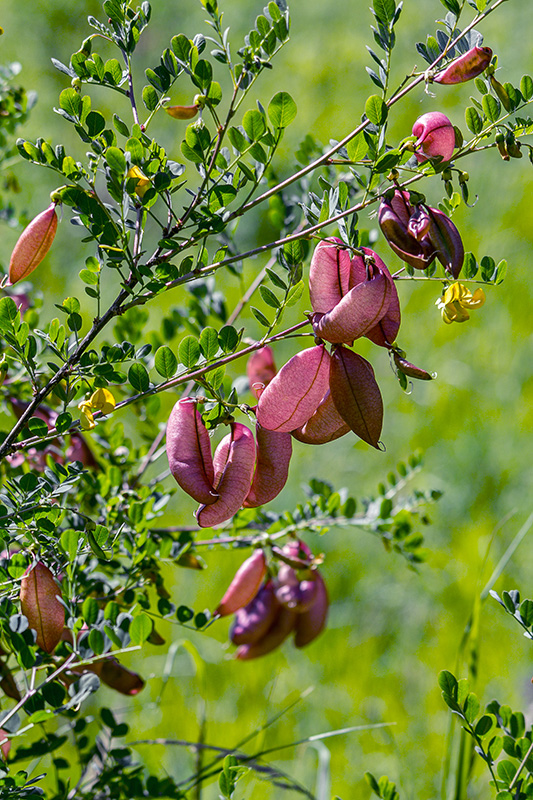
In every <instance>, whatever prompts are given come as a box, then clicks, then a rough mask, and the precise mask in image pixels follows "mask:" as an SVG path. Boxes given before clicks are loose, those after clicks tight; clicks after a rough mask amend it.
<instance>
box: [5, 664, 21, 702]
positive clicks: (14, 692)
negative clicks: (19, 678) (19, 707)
mask: <svg viewBox="0 0 533 800" xmlns="http://www.w3.org/2000/svg"><path fill="white" fill-rule="evenodd" d="M0 675H1V676H2V677H1V679H0V688H1V689H2V691H3V693H4V694H5V695H6V696H7V697H11V699H12V700H17V701H19V700H20V699H21V694H20V692H19V689H18V686H17V684H16V682H15V678H14V677H13V673H12V672H11V670H10V669H9V667H8V666H7V664H6V663H5V662H4V661H3V660H2V659H0Z"/></svg>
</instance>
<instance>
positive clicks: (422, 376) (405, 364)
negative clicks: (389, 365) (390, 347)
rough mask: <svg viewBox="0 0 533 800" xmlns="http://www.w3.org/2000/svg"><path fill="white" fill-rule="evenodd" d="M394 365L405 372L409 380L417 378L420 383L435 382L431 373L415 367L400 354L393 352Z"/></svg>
mask: <svg viewBox="0 0 533 800" xmlns="http://www.w3.org/2000/svg"><path fill="white" fill-rule="evenodd" d="M393 358H394V363H395V364H396V368H397V369H398V370H399V371H400V372H403V374H404V375H407V377H408V378H417V380H419V381H431V380H433V375H431V374H430V373H429V372H426V370H425V369H421V368H420V367H415V365H414V364H411V363H410V362H409V361H407V359H405V358H404V357H403V356H401V355H400V354H399V353H398V352H396V351H394V352H393Z"/></svg>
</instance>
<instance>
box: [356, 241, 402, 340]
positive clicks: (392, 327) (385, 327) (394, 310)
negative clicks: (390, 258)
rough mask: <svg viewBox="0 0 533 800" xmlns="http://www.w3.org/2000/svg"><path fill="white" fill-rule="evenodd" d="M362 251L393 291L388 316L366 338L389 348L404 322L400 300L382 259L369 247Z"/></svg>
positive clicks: (363, 248)
mask: <svg viewBox="0 0 533 800" xmlns="http://www.w3.org/2000/svg"><path fill="white" fill-rule="evenodd" d="M361 250H362V251H363V252H364V254H365V255H366V256H367V258H368V257H370V258H371V259H372V261H373V263H374V266H375V268H376V269H378V270H379V271H380V272H381V273H383V275H385V277H386V279H387V280H388V282H389V284H390V290H391V295H390V302H389V307H388V309H387V312H386V314H384V315H383V317H382V318H381V319H380V321H379V322H378V323H377V325H375V326H374V327H373V328H371V329H370V330H369V331H367V332H366V333H365V336H366V338H367V339H370V341H371V342H374V344H377V345H379V346H380V347H388V346H389V345H390V344H392V343H393V342H394V340H395V339H396V336H397V335H398V331H399V329H400V323H401V321H402V315H401V311H400V299H399V297H398V292H397V290H396V285H395V283H394V280H393V277H392V275H391V274H390V272H389V270H388V268H387V267H386V265H385V264H384V262H383V261H382V260H381V258H380V257H379V256H378V255H377V253H374V251H373V250H370V249H369V248H368V247H362V248H361Z"/></svg>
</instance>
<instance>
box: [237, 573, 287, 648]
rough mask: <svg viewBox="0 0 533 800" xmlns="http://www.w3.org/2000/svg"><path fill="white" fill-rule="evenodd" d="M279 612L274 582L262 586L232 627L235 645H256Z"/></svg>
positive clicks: (238, 614) (240, 610)
mask: <svg viewBox="0 0 533 800" xmlns="http://www.w3.org/2000/svg"><path fill="white" fill-rule="evenodd" d="M278 612H279V603H278V601H277V600H276V595H275V593H274V585H273V583H272V581H268V582H267V583H265V585H264V586H262V587H261V588H260V589H259V591H258V593H257V594H256V596H255V597H254V598H253V599H252V600H250V602H249V603H248V605H246V606H245V607H244V608H239V609H238V610H237V613H236V614H235V620H234V622H233V625H232V626H231V631H230V639H231V641H232V642H233V644H254V642H257V641H259V639H262V637H263V636H264V635H265V634H266V632H267V631H268V629H269V628H270V626H271V625H272V623H273V622H274V619H275V618H276V616H277V614H278Z"/></svg>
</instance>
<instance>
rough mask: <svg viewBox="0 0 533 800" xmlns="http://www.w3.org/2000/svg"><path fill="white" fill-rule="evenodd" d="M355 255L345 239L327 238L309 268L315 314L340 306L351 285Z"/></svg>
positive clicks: (317, 249)
mask: <svg viewBox="0 0 533 800" xmlns="http://www.w3.org/2000/svg"><path fill="white" fill-rule="evenodd" d="M350 271H351V255H350V251H349V250H347V249H346V246H345V245H344V243H343V242H342V240H341V239H337V238H334V237H332V238H329V239H323V240H322V241H321V242H319V243H318V245H317V246H316V248H315V251H314V253H313V257H312V259H311V266H310V268H309V295H310V298H311V306H312V308H313V311H317V312H319V313H321V314H326V313H327V312H328V311H331V309H332V308H334V307H335V306H336V305H337V303H340V301H341V300H342V298H343V297H344V295H345V294H347V293H348V292H349V290H350V289H351V288H352V287H351V286H350Z"/></svg>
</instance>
